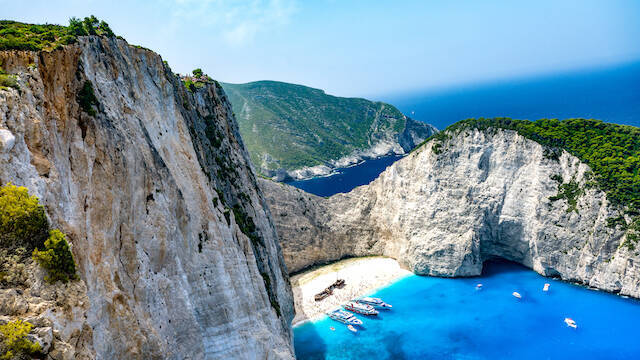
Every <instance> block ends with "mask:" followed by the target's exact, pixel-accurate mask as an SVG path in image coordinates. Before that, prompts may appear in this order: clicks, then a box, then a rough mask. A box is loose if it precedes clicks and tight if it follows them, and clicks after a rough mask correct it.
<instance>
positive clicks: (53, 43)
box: [0, 15, 115, 51]
mask: <svg viewBox="0 0 640 360" xmlns="http://www.w3.org/2000/svg"><path fill="white" fill-rule="evenodd" d="M86 35H98V36H106V37H113V36H115V34H114V33H113V31H112V30H111V28H110V27H109V24H107V23H106V22H104V21H100V20H99V19H98V18H96V17H95V16H93V15H91V16H89V17H86V18H84V20H80V19H78V18H71V19H69V26H61V25H51V24H44V25H35V24H24V23H20V22H16V21H10V20H0V50H31V51H40V50H46V51H50V50H54V49H57V48H60V47H62V46H63V45H67V44H71V43H74V42H75V41H76V38H77V37H78V36H86Z"/></svg>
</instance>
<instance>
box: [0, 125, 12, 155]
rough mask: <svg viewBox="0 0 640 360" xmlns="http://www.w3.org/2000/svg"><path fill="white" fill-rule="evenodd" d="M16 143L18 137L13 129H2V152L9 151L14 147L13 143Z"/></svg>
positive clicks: (0, 148) (0, 132)
mask: <svg viewBox="0 0 640 360" xmlns="http://www.w3.org/2000/svg"><path fill="white" fill-rule="evenodd" d="M15 143H16V137H15V136H13V134H12V133H11V131H9V130H5V129H0V152H4V153H6V152H9V151H10V150H11V149H13V144H15Z"/></svg>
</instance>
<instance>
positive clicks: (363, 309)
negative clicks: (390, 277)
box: [342, 301, 378, 315]
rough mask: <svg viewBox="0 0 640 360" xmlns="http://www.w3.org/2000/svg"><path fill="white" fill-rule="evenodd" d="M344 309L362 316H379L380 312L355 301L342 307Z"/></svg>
mask: <svg viewBox="0 0 640 360" xmlns="http://www.w3.org/2000/svg"><path fill="white" fill-rule="evenodd" d="M342 307H343V308H345V309H347V310H349V311H353V312H355V313H358V314H362V315H378V310H376V309H374V308H373V306H371V305H367V304H361V303H359V302H355V301H349V302H348V303H346V304H344V305H342Z"/></svg>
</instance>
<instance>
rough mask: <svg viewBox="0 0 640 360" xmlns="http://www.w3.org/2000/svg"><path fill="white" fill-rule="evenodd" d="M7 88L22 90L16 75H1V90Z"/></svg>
mask: <svg viewBox="0 0 640 360" xmlns="http://www.w3.org/2000/svg"><path fill="white" fill-rule="evenodd" d="M7 87H10V88H14V89H16V90H20V86H19V85H18V80H17V79H16V77H15V76H14V75H6V74H0V88H7Z"/></svg>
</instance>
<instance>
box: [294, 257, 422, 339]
mask: <svg viewBox="0 0 640 360" xmlns="http://www.w3.org/2000/svg"><path fill="white" fill-rule="evenodd" d="M409 275H413V273H412V272H410V271H409V270H406V269H403V268H402V267H401V266H400V264H399V263H398V262H397V261H396V260H394V259H391V258H387V257H382V256H375V257H363V258H351V259H346V260H340V261H338V262H335V263H332V264H329V265H325V266H322V267H319V268H315V269H312V270H309V271H305V272H303V273H300V274H297V275H294V276H292V277H291V287H292V290H293V297H294V303H295V311H296V315H295V317H294V319H293V321H292V326H294V327H295V326H299V325H301V324H303V323H305V322H308V321H314V320H317V319H319V318H320V317H322V316H323V315H324V314H325V313H326V312H327V311H329V310H333V309H336V308H338V307H340V305H342V304H344V303H346V302H348V301H349V300H351V299H353V298H357V297H361V296H365V295H367V294H370V293H372V292H375V291H376V290H379V289H380V288H383V287H385V286H389V285H391V284H392V283H394V282H396V281H398V280H400V279H403V278H405V277H407V276H409ZM338 278H340V279H344V280H345V286H344V288H342V289H335V290H334V292H333V295H331V296H329V297H328V298H326V299H324V300H322V301H319V302H316V301H315V300H314V295H315V294H317V293H319V292H320V291H322V290H323V289H325V288H326V287H328V286H329V285H331V284H332V283H333V282H334V281H336V279H338Z"/></svg>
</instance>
